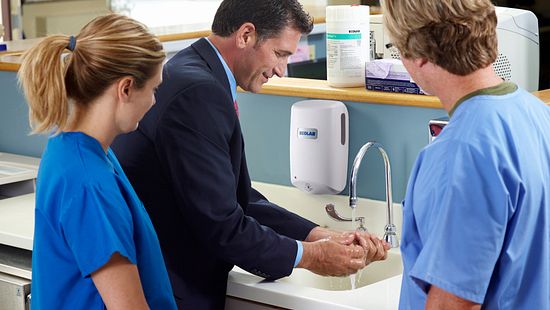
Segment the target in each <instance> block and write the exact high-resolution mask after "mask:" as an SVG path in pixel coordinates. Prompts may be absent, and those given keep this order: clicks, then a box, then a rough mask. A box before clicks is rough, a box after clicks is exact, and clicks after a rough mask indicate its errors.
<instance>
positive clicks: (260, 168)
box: [237, 93, 447, 201]
mask: <svg viewBox="0 0 550 310" xmlns="http://www.w3.org/2000/svg"><path fill="white" fill-rule="evenodd" d="M237 98H238V102H239V111H240V112H241V114H240V115H241V124H242V127H243V132H244V136H245V140H246V145H245V147H246V152H247V160H248V167H249V170H250V174H251V177H252V179H253V180H256V181H263V182H269V183H277V184H283V185H291V183H290V158H289V152H290V150H289V147H290V145H289V136H290V133H289V130H290V108H291V106H292V104H293V103H294V102H296V101H300V100H304V99H305V98H300V97H287V96H272V95H257V94H248V93H239V94H238V96H237ZM344 103H345V104H346V107H347V109H348V112H349V117H350V121H349V122H350V127H349V128H350V129H349V131H350V149H349V159H348V175H349V171H350V169H351V163H352V162H353V159H354V158H355V155H356V154H357V152H358V151H359V149H360V148H361V146H363V144H365V143H366V142H368V141H377V142H379V143H381V144H382V145H383V146H384V149H385V150H386V152H387V153H388V156H389V158H390V162H391V168H392V179H393V189H392V190H393V199H394V201H401V200H402V199H403V198H404V196H405V190H406V183H407V180H408V177H409V172H410V170H411V168H412V166H413V164H414V161H415V159H416V156H417V155H418V152H419V151H420V150H421V149H422V148H423V147H424V146H425V145H426V144H427V143H428V125H427V124H428V121H429V120H430V119H432V118H438V117H441V116H445V115H447V114H446V112H445V111H444V110H443V109H424V108H415V107H404V106H396V105H382V104H369V103H362V102H347V101H346V102H344ZM357 184H358V185H357V186H358V188H357V191H358V194H359V196H361V197H367V198H372V199H377V200H384V199H385V194H384V191H385V186H384V164H383V161H382V158H381V157H380V155H379V153H378V152H376V151H373V150H371V151H369V152H368V153H367V154H366V155H365V157H364V159H363V163H362V164H361V169H360V171H359V175H358V182H357ZM347 192H348V189H347V188H346V189H345V190H344V192H343V193H342V194H347Z"/></svg>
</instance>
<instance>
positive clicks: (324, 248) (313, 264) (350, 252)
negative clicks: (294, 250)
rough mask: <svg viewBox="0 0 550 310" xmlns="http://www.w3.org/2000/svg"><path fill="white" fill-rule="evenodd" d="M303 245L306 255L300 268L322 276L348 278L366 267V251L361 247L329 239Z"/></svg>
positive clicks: (303, 256)
mask: <svg viewBox="0 0 550 310" xmlns="http://www.w3.org/2000/svg"><path fill="white" fill-rule="evenodd" d="M302 244H303V246H304V253H303V255H302V259H301V260H300V263H299V264H298V266H297V267H298V268H305V269H308V270H309V271H311V272H314V273H316V274H319V275H322V276H347V275H350V274H353V273H356V272H357V271H358V270H360V269H362V268H364V267H365V263H366V256H365V250H364V249H363V248H362V247H361V246H359V245H355V244H350V245H344V244H340V243H338V242H335V241H333V240H329V239H322V240H318V241H315V242H302Z"/></svg>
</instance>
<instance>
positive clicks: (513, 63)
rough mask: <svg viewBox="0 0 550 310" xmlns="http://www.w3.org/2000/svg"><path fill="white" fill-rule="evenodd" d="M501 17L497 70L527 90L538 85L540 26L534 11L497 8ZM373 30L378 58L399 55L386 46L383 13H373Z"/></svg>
mask: <svg viewBox="0 0 550 310" xmlns="http://www.w3.org/2000/svg"><path fill="white" fill-rule="evenodd" d="M496 14H497V19H498V24H497V37H498V57H497V59H496V61H495V62H494V63H493V68H494V69H495V71H496V73H497V74H498V75H499V76H500V77H501V78H503V79H504V80H506V81H512V82H514V83H516V84H517V85H519V86H520V87H522V88H524V89H526V90H528V91H531V92H532V91H537V90H538V88H539V54H540V48H539V26H538V20H537V17H536V16H535V14H533V12H531V11H527V10H521V9H513V8H505V7H496ZM370 23H371V24H370V29H371V31H372V36H373V37H374V43H371V45H373V44H374V45H375V46H376V47H375V50H376V54H375V55H376V57H377V58H399V54H398V52H397V51H396V50H395V49H394V48H386V44H388V43H390V38H389V36H388V34H387V33H386V32H385V29H384V26H383V24H382V15H372V16H371V18H370Z"/></svg>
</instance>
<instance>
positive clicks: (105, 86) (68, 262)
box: [19, 14, 176, 310]
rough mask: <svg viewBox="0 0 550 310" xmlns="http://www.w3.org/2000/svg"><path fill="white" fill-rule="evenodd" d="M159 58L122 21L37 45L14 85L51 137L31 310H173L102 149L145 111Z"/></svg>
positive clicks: (129, 196)
mask: <svg viewBox="0 0 550 310" xmlns="http://www.w3.org/2000/svg"><path fill="white" fill-rule="evenodd" d="M164 59H165V53H164V51H163V48H162V45H161V43H160V41H159V40H158V38H156V37H155V36H154V35H152V34H151V33H149V32H148V30H147V29H146V27H145V26H144V25H142V24H140V23H138V22H136V21H134V20H132V19H130V18H127V17H124V16H121V15H116V14H111V15H107V16H102V17H98V18H96V19H94V20H93V21H91V22H90V23H89V24H87V25H86V26H85V27H84V28H83V29H82V30H81V32H80V34H78V35H77V36H75V37H73V36H70V37H69V36H63V35H55V36H50V37H47V38H45V39H44V40H43V41H41V42H40V43H39V44H37V45H36V46H35V47H33V48H31V49H30V50H28V51H27V52H26V53H25V55H24V56H23V62H22V64H21V68H20V70H19V80H20V83H21V85H22V88H23V90H24V92H25V96H26V98H27V101H28V104H29V108H30V123H31V126H32V128H33V130H34V132H35V133H44V132H46V133H51V132H53V134H52V135H51V136H50V138H49V140H48V144H47V146H46V149H45V150H44V153H43V155H42V160H41V164H40V170H39V173H38V180H37V189H36V210H35V231H34V248H33V258H32V271H33V278H32V309H33V310H37V309H104V308H105V307H106V308H108V309H149V308H151V309H163V310H164V309H175V308H176V305H175V302H174V298H173V295H172V289H171V285H170V282H169V279H168V274H167V271H166V268H165V265H164V261H163V258H162V254H161V251H160V245H159V242H158V239H157V235H156V233H155V231H154V230H153V226H152V224H151V221H150V219H149V217H148V215H147V213H146V212H145V209H144V207H143V204H142V203H141V202H140V200H139V199H138V197H137V195H136V193H135V192H134V190H133V189H132V186H131V185H130V183H129V181H128V179H127V178H126V175H125V174H124V172H123V171H122V169H121V168H120V165H119V163H118V161H117V159H116V157H115V155H114V154H113V152H112V151H111V149H110V147H109V146H110V144H111V143H112V141H113V139H115V137H116V136H117V135H118V134H121V133H126V132H130V131H133V130H135V129H136V127H137V124H138V122H139V120H140V119H141V118H142V117H143V115H144V114H145V112H147V110H149V108H150V107H151V106H152V105H153V104H154V101H155V100H154V92H155V89H156V88H157V86H158V85H159V84H160V83H161V79H162V76H161V71H162V63H163V61H164Z"/></svg>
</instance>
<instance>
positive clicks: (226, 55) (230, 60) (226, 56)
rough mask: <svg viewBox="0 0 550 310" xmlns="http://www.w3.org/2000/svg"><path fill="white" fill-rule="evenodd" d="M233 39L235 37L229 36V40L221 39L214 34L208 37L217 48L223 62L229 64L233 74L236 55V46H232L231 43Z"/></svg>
mask: <svg viewBox="0 0 550 310" xmlns="http://www.w3.org/2000/svg"><path fill="white" fill-rule="evenodd" d="M232 39H233V40H234V39H235V38H234V36H229V37H227V38H224V37H220V36H217V35H214V34H211V35H209V36H208V40H209V41H210V43H212V45H214V46H215V47H216V49H217V50H218V52H219V53H220V55H221V56H222V58H223V60H224V61H225V63H226V64H227V67H228V68H229V70H231V72H235V71H234V69H235V68H234V63H235V57H236V53H235V50H234V48H233V46H234V44H232V42H231V40H232Z"/></svg>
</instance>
